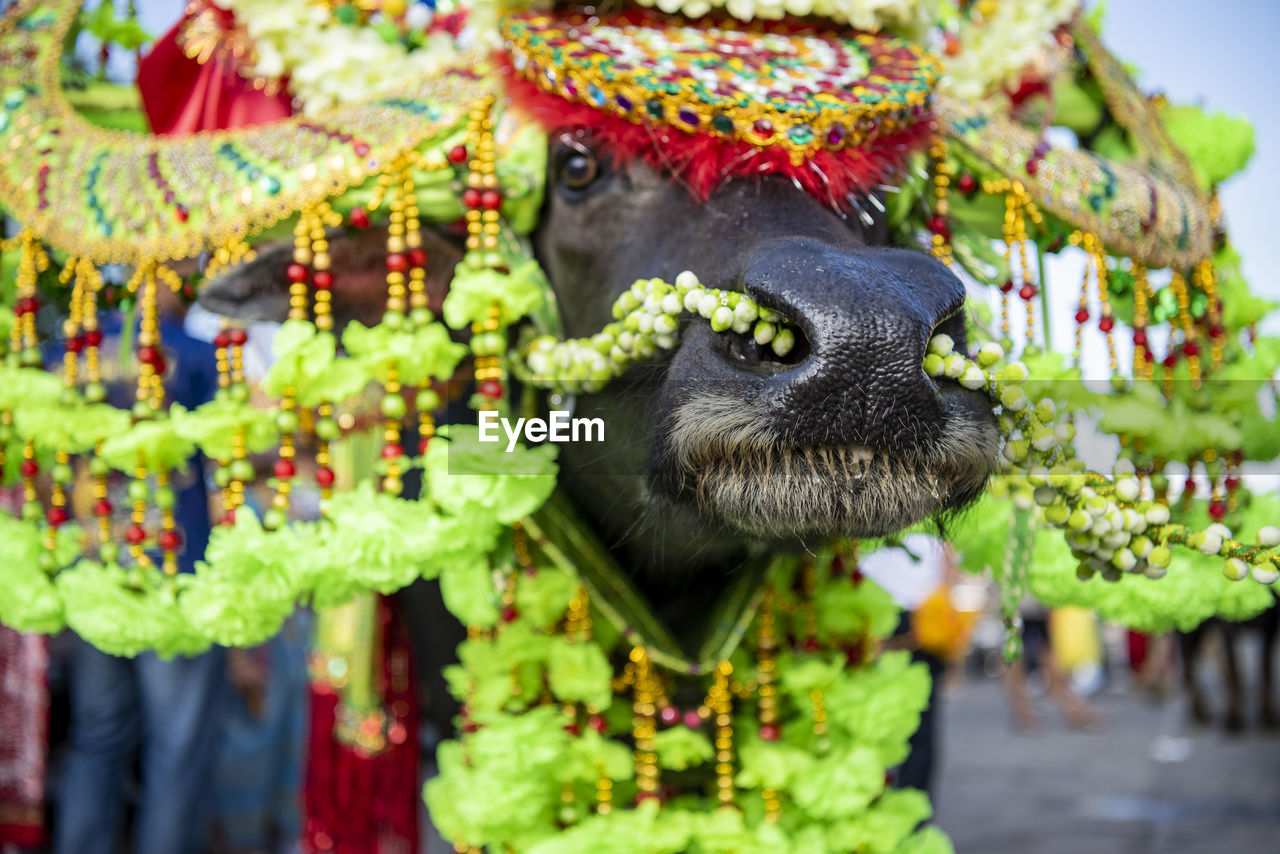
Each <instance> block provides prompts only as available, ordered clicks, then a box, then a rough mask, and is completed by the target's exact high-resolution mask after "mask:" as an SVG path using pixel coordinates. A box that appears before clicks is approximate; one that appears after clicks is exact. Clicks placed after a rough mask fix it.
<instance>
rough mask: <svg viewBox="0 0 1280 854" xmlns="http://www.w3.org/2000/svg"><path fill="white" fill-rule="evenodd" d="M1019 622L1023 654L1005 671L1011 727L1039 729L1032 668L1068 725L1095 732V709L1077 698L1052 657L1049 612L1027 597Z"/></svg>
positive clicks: (1097, 720) (1097, 718)
mask: <svg viewBox="0 0 1280 854" xmlns="http://www.w3.org/2000/svg"><path fill="white" fill-rule="evenodd" d="M1018 616H1019V618H1020V619H1021V622H1022V629H1021V631H1022V655H1021V656H1019V657H1018V660H1017V661H1015V662H1013V663H1012V664H1010V665H1009V667H1008V668H1007V669H1006V670H1005V688H1006V690H1007V692H1008V695H1009V710H1010V712H1011V714H1012V715H1013V725H1014V726H1015V727H1016V728H1017V729H1019V730H1023V731H1027V732H1029V731H1034V730H1036V729H1038V728H1039V725H1040V720H1039V715H1038V714H1037V713H1036V710H1035V707H1034V705H1033V704H1032V702H1031V695H1030V692H1029V691H1028V688H1027V674H1028V672H1029V671H1030V670H1031V669H1032V668H1036V669H1039V671H1040V672H1041V673H1043V674H1044V680H1045V686H1046V690H1047V693H1048V695H1049V699H1050V700H1052V701H1053V703H1054V705H1056V706H1057V707H1058V709H1059V711H1061V712H1062V716H1063V718H1065V719H1066V722H1067V725H1068V726H1070V727H1073V728H1075V729H1085V730H1098V729H1101V728H1102V716H1101V714H1100V713H1099V712H1098V710H1097V708H1095V707H1094V706H1093V705H1091V704H1090V703H1089V702H1087V701H1086V700H1084V699H1083V698H1082V697H1080V695H1078V694H1077V693H1076V691H1075V689H1074V688H1073V687H1072V685H1071V678H1070V676H1069V675H1068V673H1067V671H1066V670H1065V669H1064V668H1063V666H1062V663H1061V662H1060V661H1059V660H1058V656H1056V655H1055V654H1054V637H1053V633H1054V625H1053V622H1052V621H1051V620H1050V612H1049V609H1048V608H1046V607H1045V606H1044V605H1043V604H1041V602H1040V601H1039V600H1037V599H1036V598H1035V597H1033V596H1031V595H1028V596H1027V597H1026V598H1024V599H1023V600H1022V603H1021V605H1019V607H1018Z"/></svg>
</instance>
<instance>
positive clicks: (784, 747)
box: [736, 731, 817, 791]
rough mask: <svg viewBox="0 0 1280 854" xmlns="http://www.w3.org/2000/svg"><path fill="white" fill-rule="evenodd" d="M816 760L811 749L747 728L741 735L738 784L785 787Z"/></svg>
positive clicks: (756, 786) (753, 786) (757, 787)
mask: <svg viewBox="0 0 1280 854" xmlns="http://www.w3.org/2000/svg"><path fill="white" fill-rule="evenodd" d="M815 761H817V760H816V757H815V756H814V753H813V751H812V750H806V749H803V748H800V747H796V746H795V745H792V744H788V743H787V742H785V741H764V740H762V739H761V738H759V736H756V735H755V734H754V733H751V732H750V731H747V732H745V733H743V734H742V735H741V736H740V737H739V739H738V766H739V771H738V776H737V778H736V782H737V784H738V785H739V786H745V787H749V788H753V789H773V790H774V791H783V790H785V789H788V788H790V786H791V784H792V782H793V781H794V780H797V779H799V778H800V777H802V776H804V774H806V773H807V772H808V770H809V768H810V767H812V765H813V763H814V762H815Z"/></svg>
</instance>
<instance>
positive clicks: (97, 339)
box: [84, 329, 102, 347]
mask: <svg viewBox="0 0 1280 854" xmlns="http://www.w3.org/2000/svg"><path fill="white" fill-rule="evenodd" d="M84 343H85V346H88V347H97V346H98V345H99V344H101V343H102V331H101V330H99V329H90V330H89V331H88V332H86V333H85V334H84Z"/></svg>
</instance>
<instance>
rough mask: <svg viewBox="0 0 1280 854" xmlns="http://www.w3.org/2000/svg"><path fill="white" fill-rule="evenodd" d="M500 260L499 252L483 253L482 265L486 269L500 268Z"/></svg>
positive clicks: (500, 254)
mask: <svg viewBox="0 0 1280 854" xmlns="http://www.w3.org/2000/svg"><path fill="white" fill-rule="evenodd" d="M502 260H503V259H502V253H500V252H486V253H484V265H485V266H486V267H501V266H502Z"/></svg>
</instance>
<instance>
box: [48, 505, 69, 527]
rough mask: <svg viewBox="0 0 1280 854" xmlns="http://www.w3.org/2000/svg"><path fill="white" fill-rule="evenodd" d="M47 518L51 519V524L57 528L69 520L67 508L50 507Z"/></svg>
mask: <svg viewBox="0 0 1280 854" xmlns="http://www.w3.org/2000/svg"><path fill="white" fill-rule="evenodd" d="M45 518H47V519H48V520H49V524H50V525H53V526H54V527H55V528H56V527H58V526H59V525H61V524H63V523H64V522H66V521H67V519H68V516H67V508H65V507H50V508H49V512H48V514H46V516H45Z"/></svg>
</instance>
